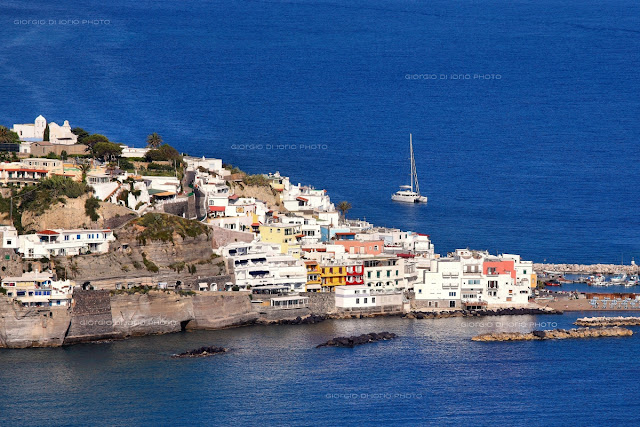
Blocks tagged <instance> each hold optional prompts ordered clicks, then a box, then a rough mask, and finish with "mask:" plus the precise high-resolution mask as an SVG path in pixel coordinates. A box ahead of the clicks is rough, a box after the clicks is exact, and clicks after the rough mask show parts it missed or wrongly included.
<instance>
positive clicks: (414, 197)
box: [391, 134, 427, 203]
mask: <svg viewBox="0 0 640 427" xmlns="http://www.w3.org/2000/svg"><path fill="white" fill-rule="evenodd" d="M409 151H410V152H411V185H401V186H400V190H398V191H396V192H395V193H393V195H392V196H391V200H393V201H396V202H402V203H427V197H426V196H422V195H420V184H419V183H418V172H417V171H416V161H415V158H414V156H413V137H412V135H411V134H409ZM414 186H415V190H414Z"/></svg>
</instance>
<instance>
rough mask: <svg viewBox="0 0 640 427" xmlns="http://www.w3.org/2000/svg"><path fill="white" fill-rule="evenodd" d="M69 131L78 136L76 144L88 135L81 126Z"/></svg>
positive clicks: (82, 142) (82, 141) (81, 142)
mask: <svg viewBox="0 0 640 427" xmlns="http://www.w3.org/2000/svg"><path fill="white" fill-rule="evenodd" d="M71 133H73V134H74V135H77V136H78V144H84V140H85V138H86V137H88V136H89V132H87V131H86V130H84V129H82V128H73V129H71Z"/></svg>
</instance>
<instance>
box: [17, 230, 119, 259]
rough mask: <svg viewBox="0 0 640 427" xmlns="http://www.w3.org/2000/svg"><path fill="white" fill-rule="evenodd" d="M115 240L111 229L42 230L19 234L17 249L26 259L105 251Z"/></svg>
mask: <svg viewBox="0 0 640 427" xmlns="http://www.w3.org/2000/svg"><path fill="white" fill-rule="evenodd" d="M114 240H115V236H114V235H113V231H112V230H109V229H101V230H88V229H79V230H61V229H55V230H42V231H39V232H37V233H35V234H23V235H20V236H18V248H17V251H18V253H19V254H20V255H22V257H23V258H25V259H37V258H50V257H54V256H69V255H81V254H86V253H105V252H107V251H108V250H109V243H110V242H113V241H114Z"/></svg>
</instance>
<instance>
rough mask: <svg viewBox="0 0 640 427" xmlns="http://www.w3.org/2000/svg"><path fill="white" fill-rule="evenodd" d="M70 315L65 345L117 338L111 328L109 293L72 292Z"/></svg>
mask: <svg viewBox="0 0 640 427" xmlns="http://www.w3.org/2000/svg"><path fill="white" fill-rule="evenodd" d="M71 313H72V314H71V324H70V327H69V330H68V332H67V334H66V337H65V339H64V343H65V344H73V343H75V342H82V341H86V340H88V339H93V340H98V339H107V338H115V337H117V336H118V334H117V333H116V331H115V330H114V328H113V319H112V316H111V301H110V296H109V291H82V290H77V289H76V290H74V292H73V306H72V311H71Z"/></svg>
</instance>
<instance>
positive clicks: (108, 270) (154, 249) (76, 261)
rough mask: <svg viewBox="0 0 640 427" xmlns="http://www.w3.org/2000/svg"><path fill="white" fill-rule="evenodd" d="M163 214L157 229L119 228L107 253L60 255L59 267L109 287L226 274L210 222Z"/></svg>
mask: <svg viewBox="0 0 640 427" xmlns="http://www.w3.org/2000/svg"><path fill="white" fill-rule="evenodd" d="M155 215H159V214H155ZM158 218H160V219H159V220H158V221H159V224H155V225H154V226H153V228H151V227H144V226H141V225H139V224H137V223H136V222H135V221H134V222H133V223H129V224H127V225H125V226H124V227H122V228H120V229H118V230H117V231H116V233H115V234H116V235H117V240H116V241H115V242H113V243H112V244H111V247H110V250H109V252H108V253H106V254H99V255H98V254H96V255H82V256H77V257H73V258H59V259H57V260H56V263H57V265H58V268H59V269H60V268H63V269H66V271H67V272H68V274H70V276H71V277H72V278H74V279H75V280H76V281H90V282H92V284H93V285H94V286H97V287H98V288H105V289H106V288H108V289H114V285H115V283H116V282H123V283H126V282H129V281H133V282H136V283H149V282H151V281H155V282H177V281H180V282H181V283H186V282H189V281H191V282H197V281H198V278H199V277H213V276H219V275H220V274H224V270H223V269H224V265H223V264H221V261H222V259H220V258H216V257H215V256H214V255H213V250H212V243H211V239H212V237H211V232H210V231H209V230H208V229H207V227H206V226H204V225H202V224H200V223H197V222H193V221H191V222H190V221H188V220H183V219H182V218H177V219H176V217H170V216H168V215H160V216H159V217H158ZM167 218H171V220H172V221H180V222H182V221H185V224H187V225H188V226H189V227H194V228H193V229H191V228H189V229H187V230H186V231H185V230H184V229H182V228H180V226H179V224H177V225H176V224H172V223H169V222H166V223H165V222H162V221H165V220H166V219H167ZM161 239H165V240H161Z"/></svg>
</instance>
